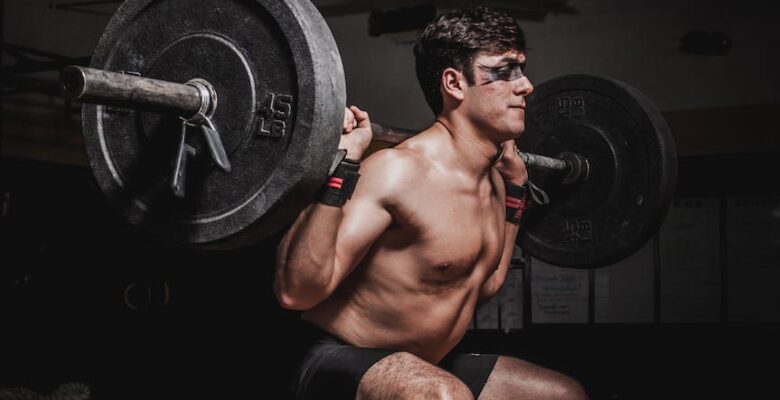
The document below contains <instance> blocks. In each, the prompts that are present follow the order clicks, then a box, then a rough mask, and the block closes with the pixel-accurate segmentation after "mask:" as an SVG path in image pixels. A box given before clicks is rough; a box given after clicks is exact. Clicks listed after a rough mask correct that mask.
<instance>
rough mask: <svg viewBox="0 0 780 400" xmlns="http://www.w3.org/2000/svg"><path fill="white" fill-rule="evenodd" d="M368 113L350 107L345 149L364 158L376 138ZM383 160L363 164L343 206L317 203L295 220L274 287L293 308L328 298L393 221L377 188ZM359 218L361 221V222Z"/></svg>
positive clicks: (283, 246) (283, 243) (354, 156)
mask: <svg viewBox="0 0 780 400" xmlns="http://www.w3.org/2000/svg"><path fill="white" fill-rule="evenodd" d="M370 126H371V123H370V121H369V118H368V114H367V113H365V112H363V111H361V110H360V109H358V108H357V107H351V108H350V109H347V110H345V116H344V134H342V136H341V140H340V142H339V148H340V149H346V150H347V158H349V159H353V160H359V159H360V158H361V156H362V154H363V152H364V151H365V150H366V148H367V147H368V145H369V143H370V141H371V128H370ZM377 167H378V165H376V163H372V162H370V161H368V160H367V161H366V162H364V163H363V165H362V166H361V169H360V173H361V174H362V175H365V176H364V177H362V178H361V179H359V180H358V184H357V187H356V188H355V192H354V193H353V195H352V200H350V201H349V202H347V204H346V205H345V206H344V208H341V207H337V206H331V205H326V204H322V203H314V204H311V205H309V206H308V207H307V208H306V209H305V210H304V211H303V212H302V213H301V214H300V215H299V216H298V218H297V219H296V220H295V222H294V223H293V225H292V227H291V228H290V229H289V230H288V231H287V233H286V234H285V235H284V237H283V238H282V241H281V243H280V244H279V248H278V250H277V260H276V275H275V279H274V292H275V293H276V296H277V298H278V300H279V303H280V304H281V305H282V306H284V307H286V308H291V309H298V310H303V309H308V308H311V307H313V306H314V305H316V304H317V303H319V302H320V301H322V300H324V299H325V298H327V297H328V296H329V295H330V294H331V293H332V292H333V290H335V288H336V287H337V286H338V284H339V282H341V280H342V279H343V278H344V277H345V276H346V275H347V273H348V272H349V271H350V270H351V269H352V268H353V267H354V266H355V265H356V264H357V263H358V262H359V260H360V259H361V258H362V257H363V256H364V255H365V252H366V251H367V250H368V248H369V247H370V246H371V244H372V243H373V242H374V241H375V240H376V239H377V238H378V237H379V235H381V233H382V232H383V231H384V229H386V227H387V226H388V225H389V223H390V218H389V214H388V213H387V211H385V210H384V209H383V207H382V205H381V203H380V202H381V196H382V193H381V191H377V190H375V189H376V188H374V187H372V186H376V185H375V184H373V182H374V179H372V177H371V176H372V174H374V173H376V171H375V170H376V169H377ZM357 221H360V222H361V224H357V223H356V222H357Z"/></svg>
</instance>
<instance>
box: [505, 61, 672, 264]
mask: <svg viewBox="0 0 780 400" xmlns="http://www.w3.org/2000/svg"><path fill="white" fill-rule="evenodd" d="M517 144H518V147H519V148H520V150H521V151H526V152H529V153H537V154H541V155H545V156H549V157H559V156H560V154H561V153H564V152H571V153H576V154H579V155H581V156H583V157H585V158H586V159H587V160H588V163H589V166H590V172H589V174H588V176H587V178H586V179H584V180H581V181H578V182H576V183H572V184H564V183H561V176H560V175H552V174H551V173H545V172H543V171H536V170H531V171H530V172H529V177H530V179H531V181H533V182H534V183H536V184H537V185H539V186H541V187H542V188H544V189H545V190H546V191H547V193H548V194H549V195H550V200H551V201H550V204H549V205H546V206H542V205H535V206H534V207H531V208H530V209H529V210H527V212H526V215H525V216H524V217H523V227H522V228H521V233H520V234H519V235H518V238H517V244H518V245H519V246H520V247H521V248H523V249H524V250H526V251H528V252H529V253H530V254H531V255H533V256H534V257H536V258H539V259H541V260H543V261H545V262H547V263H550V264H554V265H559V266H567V267H577V268H596V267H601V266H605V265H609V264H612V263H614V262H617V261H619V260H621V259H623V258H625V257H627V256H629V255H631V254H632V253H634V252H635V251H636V250H638V249H639V248H640V247H641V246H642V245H643V244H644V243H646V242H647V240H648V239H649V238H650V237H652V236H653V235H654V234H655V233H656V232H657V230H658V228H659V227H660V225H661V223H662V222H663V218H664V217H665V215H666V212H667V210H668V207H669V203H670V202H671V199H672V195H673V192H674V189H675V183H676V177H677V158H676V155H675V150H674V142H673V138H672V136H671V133H670V132H669V128H668V126H667V125H666V122H665V121H664V119H663V116H662V115H661V114H660V112H659V111H658V109H657V108H656V107H655V106H654V105H653V104H652V103H651V102H650V100H648V99H647V98H646V97H645V96H644V95H642V94H641V93H640V92H639V91H638V90H636V89H635V88H633V87H631V86H629V85H627V84H625V83H623V82H619V81H616V80H613V79H608V78H601V77H596V76H589V75H567V76H563V77H560V78H555V79H552V80H550V81H547V82H544V83H543V84H541V85H539V86H537V87H536V89H535V91H534V93H533V94H532V95H531V96H529V98H528V117H527V121H526V131H525V132H524V133H523V135H522V136H520V137H519V138H518V139H517Z"/></svg>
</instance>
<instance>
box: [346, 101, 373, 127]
mask: <svg viewBox="0 0 780 400" xmlns="http://www.w3.org/2000/svg"><path fill="white" fill-rule="evenodd" d="M349 109H350V110H351V111H352V114H353V115H354V116H355V121H356V126H359V127H361V128H365V127H367V126H370V125H371V121H370V120H369V118H368V113H367V112H365V111H363V110H361V109H359V108H357V107H356V106H351V107H349Z"/></svg>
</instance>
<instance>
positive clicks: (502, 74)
mask: <svg viewBox="0 0 780 400" xmlns="http://www.w3.org/2000/svg"><path fill="white" fill-rule="evenodd" d="M496 75H497V77H498V78H499V79H501V80H505V81H513V80H515V79H520V78H522V77H523V70H522V68H520V67H519V66H515V67H503V68H500V69H499V70H498V71H497V72H496Z"/></svg>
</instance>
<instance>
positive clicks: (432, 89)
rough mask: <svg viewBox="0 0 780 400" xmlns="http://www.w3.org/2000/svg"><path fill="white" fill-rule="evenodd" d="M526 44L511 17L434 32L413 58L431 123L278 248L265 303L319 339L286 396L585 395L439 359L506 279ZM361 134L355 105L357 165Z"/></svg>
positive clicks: (566, 384) (309, 212) (444, 23)
mask: <svg viewBox="0 0 780 400" xmlns="http://www.w3.org/2000/svg"><path fill="white" fill-rule="evenodd" d="M524 50H525V39H524V34H523V32H522V30H521V29H520V27H519V26H518V25H517V23H516V21H514V20H513V19H512V18H510V17H508V16H507V15H505V14H502V13H498V12H495V11H491V10H489V9H485V8H480V9H475V10H453V11H450V12H448V13H445V14H443V15H441V16H440V17H438V18H437V19H436V20H435V21H433V22H432V23H431V24H429V25H428V26H427V27H426V29H425V30H424V32H423V33H422V35H421V37H420V38H419V40H418V42H417V44H416V45H415V56H416V61H417V75H418V79H419V81H420V85H421V86H422V89H423V92H424V93H425V96H426V100H427V101H428V103H429V105H430V106H431V108H432V109H433V111H434V114H435V115H436V122H435V123H434V124H433V125H432V126H430V127H429V128H428V129H426V130H424V131H422V132H421V133H419V134H418V135H416V136H414V137H412V138H410V139H408V140H406V141H405V142H403V143H401V144H400V145H398V146H396V147H395V148H392V149H385V150H380V151H378V152H376V153H374V154H372V155H371V156H370V157H368V158H367V159H365V160H363V161H362V162H361V163H360V164H357V163H351V164H349V165H351V166H352V167H351V168H353V171H354V170H357V168H358V165H359V173H360V179H359V181H358V183H357V186H356V188H355V190H354V194H353V195H352V197H351V200H349V201H348V202H346V204H345V205H344V206H343V207H340V203H339V202H338V201H336V202H334V201H332V200H333V198H332V197H331V198H330V199H329V200H327V201H325V200H323V201H325V203H328V204H323V203H322V202H320V203H314V204H312V205H311V206H309V207H308V208H307V209H306V210H305V211H304V212H303V213H301V215H300V216H299V217H298V219H297V220H296V221H295V223H294V224H293V225H292V227H291V228H290V230H289V231H288V232H287V234H286V235H285V237H284V238H283V240H282V242H281V243H280V245H279V250H278V259H277V269H276V277H275V282H274V290H275V293H276V295H277V298H278V300H279V302H280V304H281V305H282V306H283V307H286V308H289V309H294V310H303V313H302V318H303V319H304V320H305V321H308V322H309V323H310V324H311V325H312V329H315V330H317V331H318V332H319V333H318V336H317V338H316V340H314V341H313V342H312V345H311V347H310V348H308V350H307V351H308V353H307V355H306V358H305V360H304V361H303V362H302V363H301V367H300V370H299V372H298V375H297V376H296V379H295V384H296V388H295V392H296V393H295V396H296V398H300V399H313V398H322V399H341V398H345V399H346V398H358V399H386V398H387V399H390V398H392V399H439V398H441V399H476V398H480V399H505V398H536V399H582V398H585V393H584V391H583V389H582V387H581V386H580V385H579V384H578V383H577V382H576V381H574V380H573V379H571V378H569V377H567V376H564V375H562V374H559V373H557V372H554V371H551V370H548V369H544V368H542V367H539V366H536V365H533V364H530V363H528V362H525V361H522V360H519V359H516V358H511V357H505V356H497V355H477V354H449V353H450V351H451V350H452V349H453V348H454V347H455V345H456V344H457V343H458V342H459V341H460V340H461V339H462V338H463V335H464V334H465V333H466V331H467V330H468V327H469V323H470V321H471V318H472V316H473V314H474V310H475V308H476V307H477V304H479V303H481V302H484V301H486V300H488V299H489V298H491V297H492V296H494V295H495V294H496V293H497V292H498V290H499V288H501V285H502V284H503V283H504V279H505V278H506V275H507V270H508V267H509V263H510V259H511V255H512V249H513V245H514V242H515V237H516V236H517V232H518V225H517V222H518V219H519V216H520V214H521V213H522V209H523V207H522V204H523V203H524V198H523V190H524V189H523V185H524V184H525V183H526V180H527V173H526V169H525V165H524V164H523V162H522V160H521V159H520V157H518V156H517V154H516V147H515V142H514V140H513V139H514V138H516V137H517V136H519V135H520V134H521V133H522V132H523V130H524V128H525V124H524V117H525V96H527V95H529V94H530V93H531V92H532V91H533V86H532V85H531V82H530V81H529V80H528V78H527V77H526V76H525V75H524V74H523V70H524V68H525V64H526V56H525V53H524ZM370 140H371V130H370V122H369V117H368V114H367V113H365V112H363V111H361V110H359V109H358V108H356V107H351V108H350V109H348V110H347V112H346V117H345V126H344V134H343V135H342V138H341V142H340V146H339V147H340V148H342V149H346V151H347V155H346V157H347V159H351V160H360V159H361V157H362V155H363V152H364V151H365V150H366V148H367V147H368V144H369V142H370ZM337 174H338V172H337ZM347 175H349V174H347ZM353 176H354V175H353ZM348 179H349V178H348V177H343V181H342V177H339V178H336V180H335V181H334V180H331V183H332V184H333V186H332V188H331V189H328V190H331V191H333V190H341V189H338V187H339V186H341V183H342V182H346V181H347V180H348ZM345 185H346V183H345ZM333 187H335V188H336V189H333ZM326 197H327V196H326ZM512 198H514V200H512ZM507 211H508V212H507Z"/></svg>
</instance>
